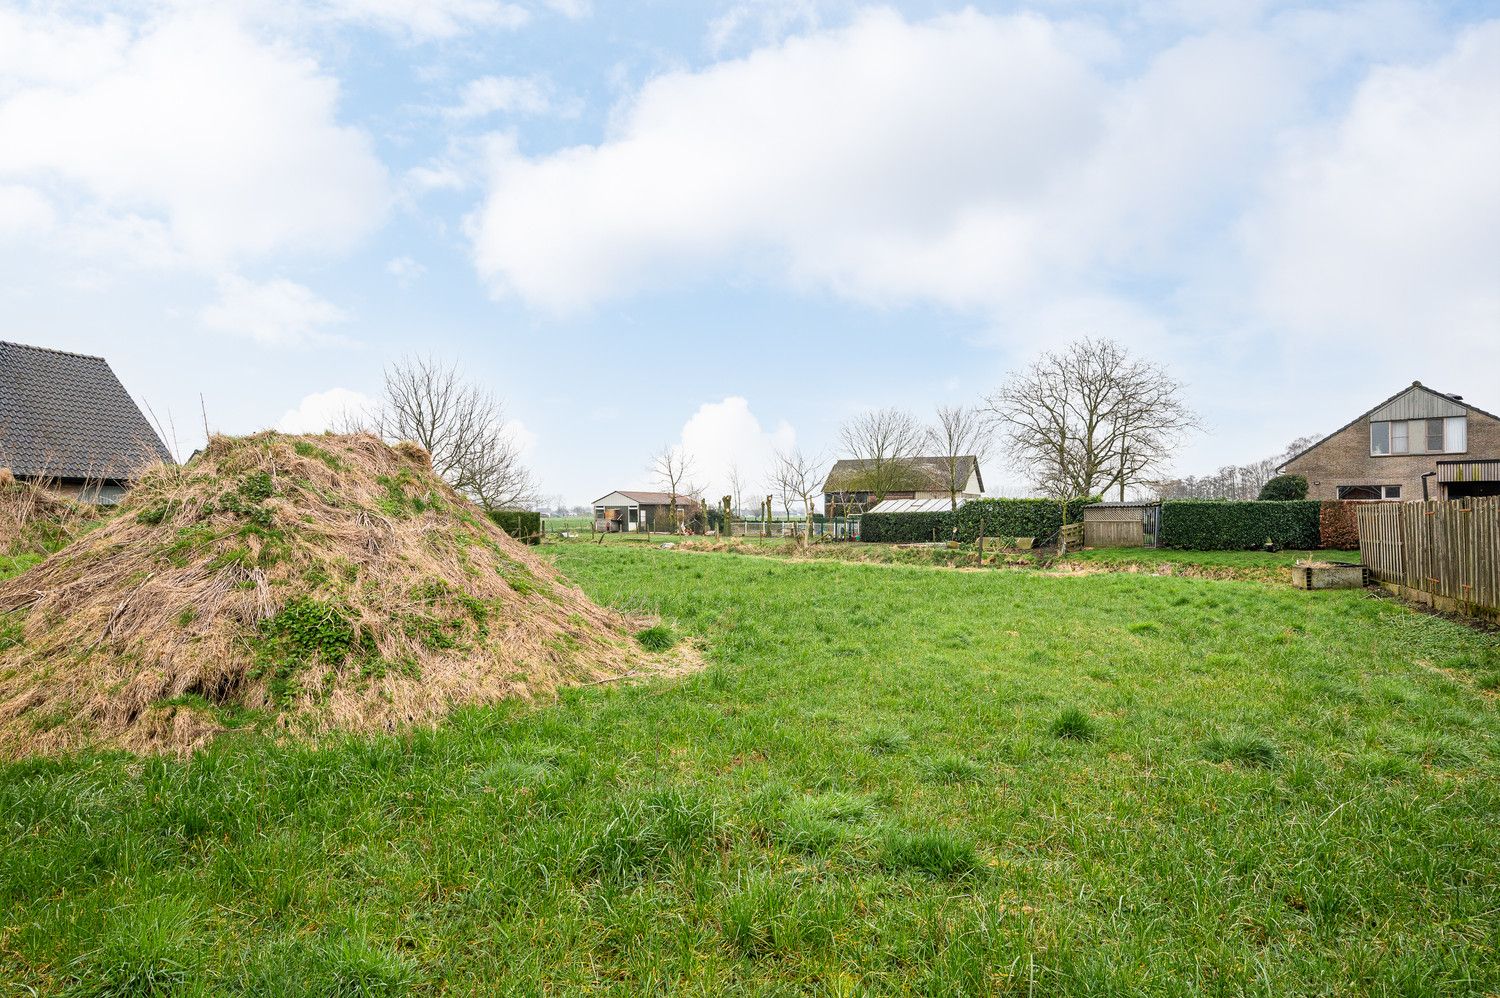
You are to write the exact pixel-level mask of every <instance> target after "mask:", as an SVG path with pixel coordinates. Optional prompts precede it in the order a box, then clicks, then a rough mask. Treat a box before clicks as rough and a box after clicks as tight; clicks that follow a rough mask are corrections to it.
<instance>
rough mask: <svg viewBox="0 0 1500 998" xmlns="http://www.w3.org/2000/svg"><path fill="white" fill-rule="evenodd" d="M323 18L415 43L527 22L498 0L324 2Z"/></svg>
mask: <svg viewBox="0 0 1500 998" xmlns="http://www.w3.org/2000/svg"><path fill="white" fill-rule="evenodd" d="M316 9H317V10H318V11H319V12H320V13H322V14H323V15H324V16H326V17H330V18H337V19H341V20H349V21H355V22H360V23H365V24H369V25H370V26H372V27H375V28H379V29H381V30H384V31H390V32H394V33H397V34H404V35H406V36H408V37H410V38H411V39H413V40H415V41H429V40H434V39H445V38H453V37H455V36H457V35H461V34H465V33H467V32H469V31H473V30H475V29H480V28H498V29H503V30H514V29H516V28H519V27H521V26H523V25H524V24H526V22H527V21H529V20H530V19H531V13H530V11H528V10H527V9H526V8H525V7H522V6H520V5H519V4H513V3H503V2H500V0H328V2H326V3H322V4H318V5H316Z"/></svg>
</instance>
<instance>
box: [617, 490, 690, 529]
mask: <svg viewBox="0 0 1500 998" xmlns="http://www.w3.org/2000/svg"><path fill="white" fill-rule="evenodd" d="M698 508H699V503H698V500H696V499H694V498H692V497H691V496H677V497H676V505H675V507H674V505H673V496H672V495H671V494H670V493H667V492H623V491H622V492H611V493H610V494H609V495H607V496H601V497H600V498H598V499H595V500H594V529H595V530H597V531H599V532H601V533H607V534H617V533H635V532H636V531H638V530H646V531H650V530H660V531H671V530H676V529H678V528H679V527H680V526H681V525H682V524H684V523H687V522H688V521H689V520H691V519H692V518H693V516H694V515H695V514H696V513H697V512H698Z"/></svg>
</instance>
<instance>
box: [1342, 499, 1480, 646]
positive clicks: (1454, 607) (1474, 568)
mask: <svg viewBox="0 0 1500 998" xmlns="http://www.w3.org/2000/svg"><path fill="white" fill-rule="evenodd" d="M1357 516H1358V517H1359V556H1360V560H1361V561H1363V562H1364V564H1365V567H1367V568H1368V569H1370V572H1371V574H1372V575H1374V577H1375V578H1376V579H1377V580H1378V581H1379V582H1381V583H1382V584H1383V585H1385V586H1386V587H1387V588H1390V589H1392V590H1394V591H1395V592H1397V593H1398V594H1399V595H1402V596H1405V597H1407V598H1409V599H1416V600H1420V601H1421V602H1424V603H1428V604H1431V605H1433V606H1435V607H1436V608H1437V609H1440V610H1448V611H1458V612H1461V613H1471V614H1476V615H1479V616H1485V617H1492V618H1496V619H1500V498H1479V499H1449V500H1435V501H1432V502H1400V503H1396V502H1371V503H1362V504H1360V507H1359V510H1358V512H1357Z"/></svg>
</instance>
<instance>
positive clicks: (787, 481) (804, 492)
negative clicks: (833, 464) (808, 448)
mask: <svg viewBox="0 0 1500 998" xmlns="http://www.w3.org/2000/svg"><path fill="white" fill-rule="evenodd" d="M826 470H827V469H826V462H825V461H824V460H823V458H822V457H821V456H818V455H808V454H804V453H803V452H802V449H801V448H796V449H793V450H791V451H777V452H776V456H775V458H774V459H773V460H772V463H771V484H772V487H773V491H775V492H776V493H777V494H778V495H780V496H781V497H782V499H781V501H782V504H783V505H784V506H786V508H787V516H788V517H790V516H791V506H792V500H796V501H797V502H800V503H801V504H802V516H803V530H802V540H803V542H804V543H806V542H808V541H810V540H811V539H812V522H813V514H814V511H815V510H816V508H817V496H818V492H819V491H820V490H821V489H822V486H823V475H824V473H825V472H826Z"/></svg>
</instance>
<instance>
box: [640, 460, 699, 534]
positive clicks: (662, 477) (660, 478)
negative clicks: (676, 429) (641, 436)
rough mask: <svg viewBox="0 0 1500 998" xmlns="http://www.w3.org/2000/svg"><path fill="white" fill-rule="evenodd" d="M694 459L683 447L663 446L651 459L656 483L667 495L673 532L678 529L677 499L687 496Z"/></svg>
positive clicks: (668, 513)
mask: <svg viewBox="0 0 1500 998" xmlns="http://www.w3.org/2000/svg"><path fill="white" fill-rule="evenodd" d="M693 469H694V466H693V458H692V456H691V455H690V454H688V452H687V451H685V450H683V449H682V448H681V447H674V446H672V445H671V444H662V447H661V450H659V451H657V452H656V453H655V454H654V455H652V457H651V468H650V471H651V474H652V475H653V476H654V477H655V478H656V483H657V484H658V485H659V486H661V489H662V491H663V492H665V493H667V496H668V497H669V502H668V504H667V519H668V521H669V523H670V524H671V529H672V530H674V531H675V530H677V529H678V525H679V524H678V518H677V499H678V497H679V496H683V495H686V494H687V492H686V483H687V480H688V476H690V475H691V474H692V473H693Z"/></svg>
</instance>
